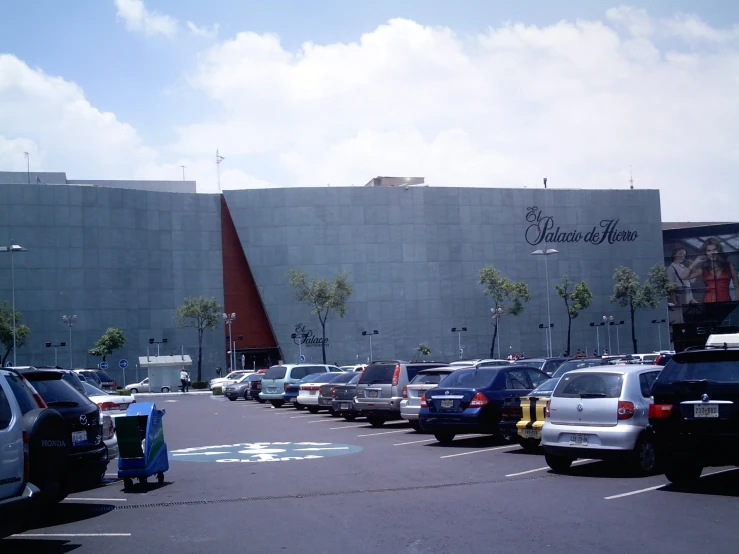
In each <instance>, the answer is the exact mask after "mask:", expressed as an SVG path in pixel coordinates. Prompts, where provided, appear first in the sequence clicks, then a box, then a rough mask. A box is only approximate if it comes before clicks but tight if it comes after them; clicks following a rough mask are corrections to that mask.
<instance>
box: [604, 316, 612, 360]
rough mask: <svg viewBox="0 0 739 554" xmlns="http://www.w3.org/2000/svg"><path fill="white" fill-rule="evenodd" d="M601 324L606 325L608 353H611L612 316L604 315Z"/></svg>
mask: <svg viewBox="0 0 739 554" xmlns="http://www.w3.org/2000/svg"><path fill="white" fill-rule="evenodd" d="M603 324H604V325H605V326H606V330H607V332H608V353H609V354H613V350H611V325H612V324H613V316H612V315H604V316H603Z"/></svg>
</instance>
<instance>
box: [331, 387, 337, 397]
mask: <svg viewBox="0 0 739 554" xmlns="http://www.w3.org/2000/svg"><path fill="white" fill-rule="evenodd" d="M331 398H336V389H333V390H332V391H331Z"/></svg>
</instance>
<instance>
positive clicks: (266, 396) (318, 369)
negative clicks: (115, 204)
mask: <svg viewBox="0 0 739 554" xmlns="http://www.w3.org/2000/svg"><path fill="white" fill-rule="evenodd" d="M331 371H341V370H340V369H339V368H338V367H337V366H333V365H322V364H298V365H296V364H285V365H273V366H272V367H270V368H269V369H268V370H267V373H265V374H264V377H263V378H262V392H260V393H259V397H260V398H261V399H263V400H266V401H268V402H270V403H271V404H272V405H273V406H274V407H275V408H279V407H280V406H282V405H283V404H285V402H292V400H293V399H294V398H296V397H297V396H298V394H297V393H298V390H297V389H295V390H291V391H290V394H289V395H288V397H287V398H286V396H285V395H286V393H287V388H288V385H290V384H291V383H297V382H298V381H300V380H301V379H302V378H303V377H305V376H306V375H311V374H313V373H329V372H331ZM293 394H294V395H293Z"/></svg>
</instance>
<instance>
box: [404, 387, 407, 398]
mask: <svg viewBox="0 0 739 554" xmlns="http://www.w3.org/2000/svg"><path fill="white" fill-rule="evenodd" d="M403 398H408V385H403Z"/></svg>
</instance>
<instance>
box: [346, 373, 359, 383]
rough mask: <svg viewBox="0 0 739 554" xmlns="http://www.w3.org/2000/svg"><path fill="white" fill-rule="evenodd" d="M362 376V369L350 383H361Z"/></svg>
mask: <svg viewBox="0 0 739 554" xmlns="http://www.w3.org/2000/svg"><path fill="white" fill-rule="evenodd" d="M360 377H362V372H361V371H359V372H357V374H356V375H354V377H352V380H351V381H349V383H348V384H349V385H356V384H357V383H359V379H360Z"/></svg>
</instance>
